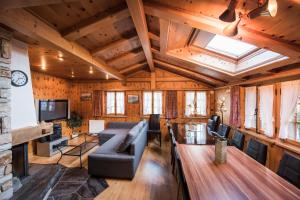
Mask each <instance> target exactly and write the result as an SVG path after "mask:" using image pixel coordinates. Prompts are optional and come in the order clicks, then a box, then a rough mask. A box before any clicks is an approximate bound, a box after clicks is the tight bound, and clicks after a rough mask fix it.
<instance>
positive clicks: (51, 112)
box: [39, 100, 69, 122]
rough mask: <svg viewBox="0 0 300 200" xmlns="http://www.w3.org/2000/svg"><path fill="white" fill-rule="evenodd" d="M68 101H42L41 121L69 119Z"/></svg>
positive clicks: (40, 106)
mask: <svg viewBox="0 0 300 200" xmlns="http://www.w3.org/2000/svg"><path fill="white" fill-rule="evenodd" d="M68 111H69V108H68V100H40V101H39V121H40V122H41V121H46V122H49V121H53V120H59V119H68Z"/></svg>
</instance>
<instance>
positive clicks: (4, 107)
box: [0, 27, 13, 199]
mask: <svg viewBox="0 0 300 200" xmlns="http://www.w3.org/2000/svg"><path fill="white" fill-rule="evenodd" d="M10 41H11V36H10V33H9V32H7V31H6V30H4V29H2V28H1V27H0V199H9V198H10V197H12V195H13V187H12V185H13V184H12V164H11V163H12V151H11V148H12V137H11V130H10V117H11V116H10V110H11V103H10V96H11V95H10V87H11V86H10V85H11V80H10V77H11V75H10V74H11V73H10V57H11V56H10V55H11V47H10V45H11V44H10Z"/></svg>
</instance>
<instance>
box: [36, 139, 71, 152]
mask: <svg viewBox="0 0 300 200" xmlns="http://www.w3.org/2000/svg"><path fill="white" fill-rule="evenodd" d="M66 145H68V138H67V137H62V138H60V139H57V140H53V141H49V142H37V143H36V149H37V153H36V154H37V155H38V156H44V157H51V156H53V155H55V154H57V153H59V148H61V147H62V146H66Z"/></svg>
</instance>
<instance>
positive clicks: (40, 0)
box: [0, 0, 78, 9]
mask: <svg viewBox="0 0 300 200" xmlns="http://www.w3.org/2000/svg"><path fill="white" fill-rule="evenodd" d="M74 1H78V0H47V1H45V0H26V1H24V0H0V9H12V8H26V7H32V6H45V5H52V4H60V3H68V2H74Z"/></svg>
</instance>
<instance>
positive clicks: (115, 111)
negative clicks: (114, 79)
mask: <svg viewBox="0 0 300 200" xmlns="http://www.w3.org/2000/svg"><path fill="white" fill-rule="evenodd" d="M107 93H114V99H115V104H114V113H109V114H108V113H107ZM117 93H123V94H124V102H123V105H124V113H117V105H118V103H117ZM104 101H105V104H104V106H105V108H104V110H105V115H106V116H125V115H126V93H125V91H105V95H104Z"/></svg>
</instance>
